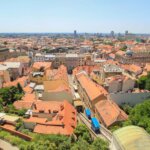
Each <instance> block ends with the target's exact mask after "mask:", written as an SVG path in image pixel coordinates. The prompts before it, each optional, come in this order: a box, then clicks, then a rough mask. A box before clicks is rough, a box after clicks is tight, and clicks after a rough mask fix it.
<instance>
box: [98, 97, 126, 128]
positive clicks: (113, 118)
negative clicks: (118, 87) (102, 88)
mask: <svg viewBox="0 0 150 150" xmlns="http://www.w3.org/2000/svg"><path fill="white" fill-rule="evenodd" d="M95 108H96V110H97V111H98V113H99V114H100V116H101V118H102V120H103V122H104V123H105V125H106V126H107V127H109V126H111V125H112V124H113V123H115V122H118V121H124V120H126V119H127V118H128V116H127V114H126V113H125V112H124V111H123V110H121V109H120V108H119V106H118V105H117V104H116V103H114V102H113V101H111V100H101V101H99V102H98V103H96V104H95Z"/></svg>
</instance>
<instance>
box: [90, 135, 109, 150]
mask: <svg viewBox="0 0 150 150" xmlns="http://www.w3.org/2000/svg"><path fill="white" fill-rule="evenodd" d="M91 149H92V150H108V149H109V144H108V143H107V142H106V141H104V140H102V139H100V138H97V139H95V140H94V142H93V143H92V145H91Z"/></svg>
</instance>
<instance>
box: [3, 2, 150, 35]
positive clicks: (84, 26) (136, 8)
mask: <svg viewBox="0 0 150 150" xmlns="http://www.w3.org/2000/svg"><path fill="white" fill-rule="evenodd" d="M74 30H77V32H110V31H111V30H114V31H115V32H117V33H118V32H124V31H125V30H128V31H129V32H132V33H150V0H0V32H73V31H74Z"/></svg>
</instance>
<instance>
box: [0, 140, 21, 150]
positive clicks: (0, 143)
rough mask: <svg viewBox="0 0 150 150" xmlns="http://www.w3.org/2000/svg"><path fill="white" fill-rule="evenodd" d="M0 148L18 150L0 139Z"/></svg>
mask: <svg viewBox="0 0 150 150" xmlns="http://www.w3.org/2000/svg"><path fill="white" fill-rule="evenodd" d="M0 148H2V149H3V150H19V148H17V147H16V146H12V145H11V144H10V143H8V142H6V141H3V140H1V139H0Z"/></svg>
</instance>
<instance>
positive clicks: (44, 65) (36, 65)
mask: <svg viewBox="0 0 150 150" xmlns="http://www.w3.org/2000/svg"><path fill="white" fill-rule="evenodd" d="M41 68H43V69H44V70H47V69H50V68H51V62H35V63H34V64H33V66H32V70H33V71H39V70H40V69H41Z"/></svg>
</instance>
